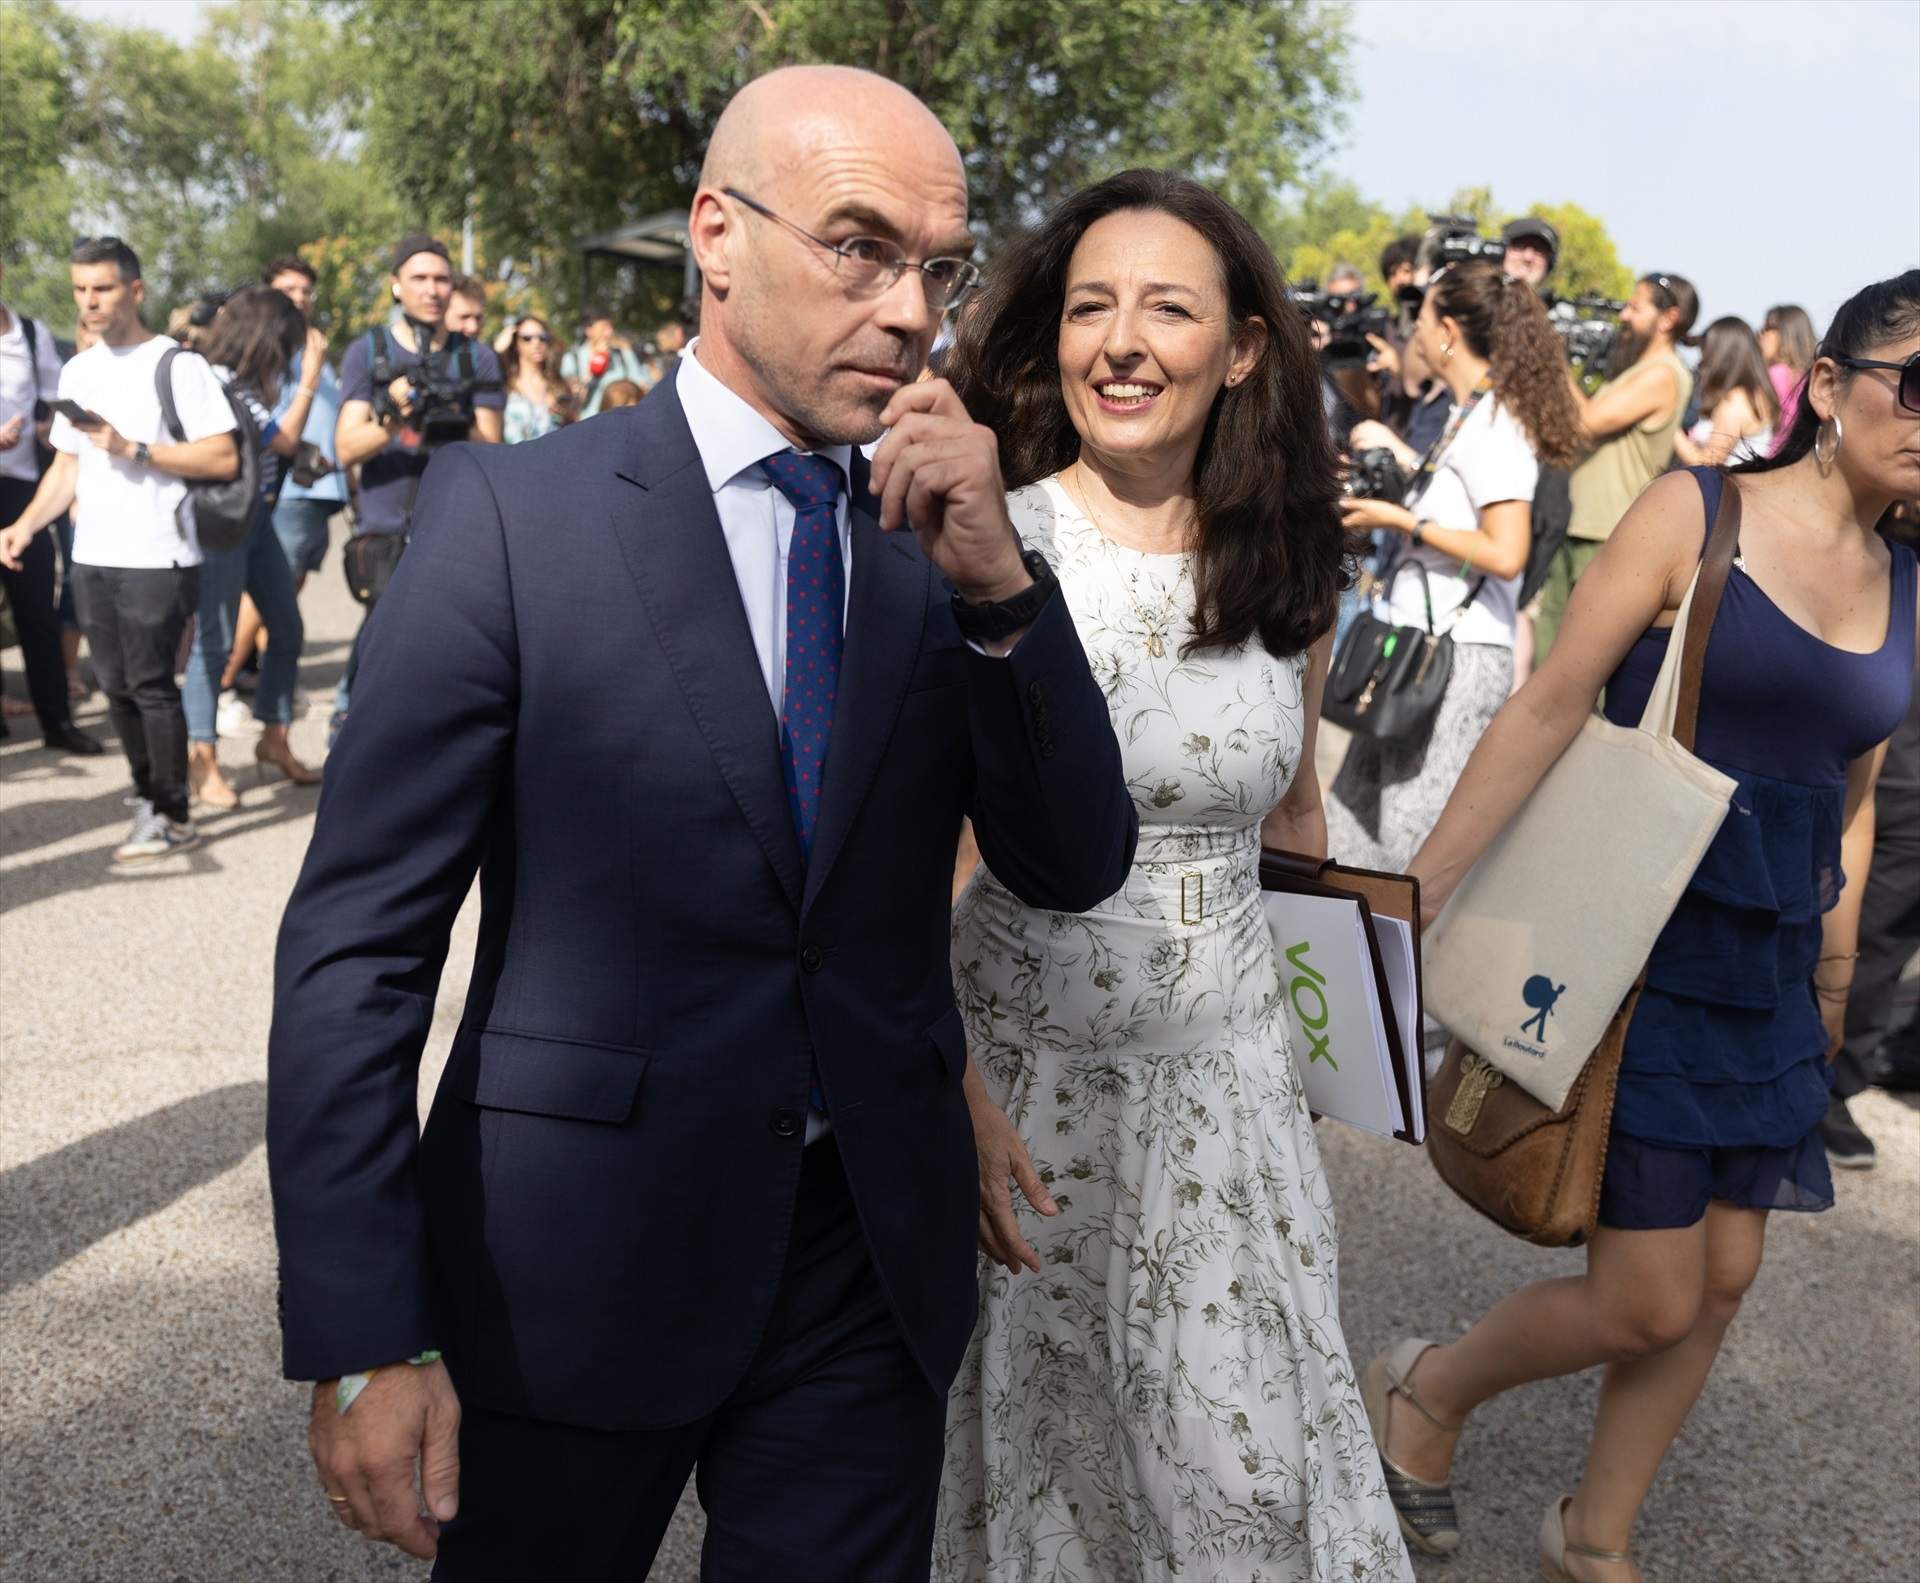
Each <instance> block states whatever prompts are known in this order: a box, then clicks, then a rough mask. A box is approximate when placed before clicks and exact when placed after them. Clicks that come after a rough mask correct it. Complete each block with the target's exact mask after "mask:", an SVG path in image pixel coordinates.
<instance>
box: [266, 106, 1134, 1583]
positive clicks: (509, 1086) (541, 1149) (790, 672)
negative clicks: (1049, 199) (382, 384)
mask: <svg viewBox="0 0 1920 1583" xmlns="http://www.w3.org/2000/svg"><path fill="white" fill-rule="evenodd" d="M690 231H691V237H692V246H693V249H694V253H695V256H696V257H697V259H698V261H699V264H700V267H701V270H702V273H703V277H704V286H703V296H702V301H701V327H702V334H701V337H700V339H699V340H698V341H697V342H696V343H695V344H694V348H693V353H692V355H691V356H690V357H685V358H682V359H681V360H680V362H679V365H678V367H677V368H676V369H675V370H674V371H673V372H672V373H671V374H670V375H669V376H668V377H667V378H666V379H665V380H663V381H662V383H661V384H660V385H659V386H658V387H657V388H656V389H655V390H654V392H653V393H652V394H651V395H650V396H649V397H648V399H647V400H646V401H645V402H644V403H642V404H641V405H640V406H638V407H634V408H628V409H624V410H622V411H619V412H615V413H607V414H603V415H602V416H600V417H597V418H594V419H592V420H590V421H588V422H585V423H581V424H577V425H575V426H573V427H571V428H568V429H565V430H562V431H560V432H559V433H557V434H555V435H552V436H550V437H548V438H546V439H543V440H539V441H536V442H534V443H532V444H528V445H519V446H513V447H511V448H505V447H481V446H454V447H451V448H449V449H447V450H445V451H443V452H442V453H441V454H440V455H439V456H438V457H437V458H436V459H435V461H434V462H433V464H432V467H431V468H430V469H429V471H428V473H427V476H426V482H425V484H424V486H423V487H422V489H421V492H420V500H419V508H418V511H417V513H416V518H415V521H416V526H415V530H414V535H413V539H412V543H411V546H410V548H409V549H408V551H407V555H406V558H405V559H404V560H403V561H402V562H401V565H400V570H399V572H398V575H397V576H396V577H395V578H394V581H393V582H392V584H391V585H390V586H389V588H388V590H387V592H386V593H385V595H384V596H383V597H382V599H381V601H380V604H379V607H378V610H377V611H376V612H375V614H374V616H373V618H372V620H371V623H370V625H369V627H368V630H367V635H366V644H365V652H364V656H363V659H362V663H361V667H360V674H359V679H358V685H357V686H356V688H355V692H354V709H353V717H352V719H351V721H350V722H349V723H348V724H347V726H346V728H345V729H344V731H343V732H342V734H341V737H340V741H339V746H338V748H337V749H336V751H335V753H334V755H333V757H332V759H331V760H330V761H329V763H328V767H327V789H326V793H325V796H324V798H323V800H322V805H321V810H320V816H319V821H318V825H317V827H316V830H315V833H314V839H313V844H312V847H311V849H310V851H309V853H308V857H307V862H306V866H305V868H304V869H303V871H302V873H301V877H300V881H299V884H298V886H297V888H296V889H295V892H294V895H293V898H292V900H291V902H290V903H289V905H288V908H287V914H286V920H285V922H284V924H283V926H282V929H281V934H280V943H279V953H278V960H277V964H276V1001H275V1013H274V1025H273V1036H272V1046H271V1052H270V1085H269V1118H268V1147H269V1164H270V1167H271V1173H272V1181H273V1196H274V1213H275V1222H276V1228H277V1231H278V1235H279V1243H280V1270H281V1319H282V1328H283V1334H284V1363H285V1369H286V1373H287V1374H288V1376H289V1377H290V1378H294V1379H301V1380H313V1381H316V1382H317V1384H316V1385H315V1387H314V1395H313V1407H312V1418H311V1423H310V1429H309V1443H310V1445H311V1447H312V1450H313V1454H314V1459H315V1465H316V1469H317V1472H318V1476H319V1485H320V1488H319V1489H318V1490H317V1491H316V1492H315V1497H314V1498H315V1499H316V1500H319V1499H321V1498H323V1497H324V1499H326V1500H327V1501H328V1502H330V1503H331V1504H332V1508H333V1510H334V1511H335V1512H336V1513H337V1514H338V1517H339V1519H340V1521H341V1522H343V1523H345V1524H347V1525H348V1526H350V1527H353V1528H356V1529H358V1530H360V1531H361V1532H362V1533H364V1534H366V1535H368V1536H369V1537H371V1538H375V1539H381V1540H386V1541H389V1542H391V1543H393V1544H396V1545H398V1546H400V1547H401V1548H402V1549H404V1550H406V1551H408V1552H409V1553H410V1554H414V1555H420V1556H431V1555H435V1554H436V1552H437V1557H438V1558H437V1561H436V1564H435V1567H434V1573H433V1575H434V1577H435V1578H436V1579H444V1580H453V1583H471V1580H476V1579H501V1580H512V1583H532V1580H544V1579H548V1578H554V1579H565V1580H567V1583H590V1580H595V1579H615V1578H618V1579H622V1580H632V1579H638V1578H641V1577H643V1576H644V1575H645V1574H646V1572H647V1569H648V1566H649V1564H650V1562H651V1561H652V1558H653V1555H654V1551H655V1549H656V1547H657V1545H658V1544H659V1541H660V1537H661V1534H662V1533H663V1531H664V1530H665V1528H666V1525H667V1523H668V1521H669V1519H670V1517H671V1515H672V1512H673V1509H674V1505H675V1502H676V1501H677V1499H678V1498H679V1496H680V1493H681V1491H682V1489H683V1488H684V1487H685V1484H686V1481H687V1478H688V1475H689V1473H690V1472H692V1471H693V1470H695V1469H697V1470H698V1477H699V1490H700V1497H701V1500H702V1503H703V1504H704V1505H705V1507H706V1510H707V1517H708V1527H707V1540H706V1555H705V1560H704V1573H703V1575H704V1576H705V1577H706V1578H707V1579H709V1580H721V1583H725V1580H733V1579H737V1580H741V1583H745V1580H753V1583H765V1580H768V1579H780V1580H782V1583H790V1580H804V1579H820V1580H823V1583H824V1580H832V1583H853V1580H858V1583H873V1580H886V1579H902V1580H906V1579H912V1580H913V1583H923V1580H924V1579H925V1578H926V1576H927V1571H928V1556H929V1549H930V1544H931V1535H932V1524H933V1513H934V1503H935V1495H936V1490H937V1487H938V1480H939V1470H940V1457H941V1442H942V1423H943V1417H944V1410H945V1397H946V1391H947V1387H948V1385H949V1383H950V1382H951V1380H952V1377H953V1374H954V1372H955V1370H956V1369H957V1368H958V1366H959V1360H960V1357H961V1353H962V1351H963V1349H964V1347H965V1343H966V1339H967V1335H968V1333H969V1331H970V1329H971V1328H972V1325H973V1320H974V1313H975V1305H976V1298H977V1293H976V1289H975V1277H974V1251H975V1242H976V1237H977V1236H983V1235H984V1236H994V1237H999V1236H1007V1235H1009V1234H1010V1235H1011V1236H1012V1238H1013V1240H1014V1241H1017V1240H1018V1238H1017V1232H1016V1231H1014V1230H1013V1228H1012V1226H1011V1220H1010V1214H1009V1212H1007V1211H1005V1210H1004V1209H1000V1208H997V1207H996V1208H994V1209H991V1210H988V1211H983V1209H982V1195H981V1192H980V1185H979V1182H980V1175H981V1174H982V1170H981V1167H980V1165H979V1163H978V1161H977V1160H976V1155H975V1148H974V1141H973V1135H972V1129H971V1124H970V1121H969V1114H968V1108H967V1103H966V1100H965V1098H964V1097H963V1092H962V1078H963V1074H964V1071H965V1068H966V1064H967V1051H966V1047H965V1041H964V1037H963V1034H962V1027H961V1022H960V1018H959V1015H958V1013H957V1012H956V1010H955V1008H954V1000H953V990H952V981H951V976H950V970H949V964H948V884H949V877H950V875H951V873H952V870H953V862H954V854H955V849H956V846H957V843H958V837H959V833H960V829H961V822H962V819H963V817H964V816H968V815H970V816H971V817H972V819H973V823H974V828H975V831H976V832H977V836H978V840H979V845H980V849H981V851H982V853H983V854H984V855H985V857H986V860H987V861H988V862H989V863H990V864H991V865H992V867H993V871H994V873H995V874H996V875H997V876H998V877H999V878H1000V879H1001V880H1002V881H1003V882H1004V883H1006V884H1007V885H1008V886H1009V887H1010V888H1011V889H1012V890H1013V891H1015V892H1016V893H1017V894H1018V895H1019V896H1020V897H1021V898H1022V899H1023V900H1024V901H1026V902H1028V903H1029V904H1030V905H1032V906H1035V907H1040V908H1047V909H1054V910H1058V911H1062V912H1078V911H1082V910H1084V909H1086V908H1089V907H1092V906H1095V905H1097V904H1098V903H1099V902H1100V901H1102V900H1103V899H1104V898H1106V897H1107V896H1108V895H1109V894H1111V893H1112V892H1113V891H1115V890H1117V889H1118V888H1119V886H1120V884H1121V882H1122V880H1123V878H1124V877H1125V875H1126V873H1127V868H1128V864H1129V862H1130V860H1131V857H1132V852H1133V843H1134V836H1135V822H1134V815H1133V809H1132V804H1131V800H1130V799H1129V797H1128V796H1127V793H1126V788H1125V786H1124V784H1123V781H1122V777H1121V769H1120V761H1119V753H1118V749H1117V747H1116V744H1115V743H1114V740H1113V736H1112V733H1111V730H1110V729H1109V726H1108V721H1107V711H1106V707H1105V704H1104V701H1103V699H1102V697H1101V694H1100V692H1099V690H1098V689H1097V688H1096V686H1095V685H1094V682H1093V680H1092V678H1091V676H1090V675H1089V673H1088V669H1087V663H1086V658H1085V656H1084V655H1083V653H1082V652H1081V650H1080V647H1079V644H1078V641H1077V639H1076V638H1075V636H1074V629H1073V624H1072V621H1071V619H1070V617H1069V614H1068V612H1067V611H1066V609H1065V608H1064V605H1063V603H1062V599H1061V597H1060V594H1059V592H1058V589H1057V587H1056V586H1055V585H1054V583H1053V579H1052V576H1051V574H1050V573H1049V572H1048V571H1047V569H1046V564H1045V562H1044V561H1042V560H1040V559H1039V558H1038V557H1037V556H1029V555H1026V554H1024V553H1023V550H1022V546H1021V545H1020V543H1019V541H1018V539H1017V538H1016V537H1015V535H1014V532H1013V529H1012V527H1011V525H1010V523H1009V521H1008V517H1007V513H1006V507H1005V501H1004V488H1003V485H1002V481H1001V477H1000V472H999V467H998V463H997V459H996V447H995V441H994V436H993V435H992V434H990V433H988V432H986V431H985V430H983V429H980V428H978V427H976V426H975V425H974V424H972V423H971V422H969V421H968V418H967V415H966V413H965V411H964V410H963V409H962V408H961V406H960V404H959V402H958V400H957V398H956V397H955V396H954V394H953V391H952V389H951V388H950V387H949V386H947V385H946V384H944V383H943V382H941V381H938V380H929V381H925V382H922V383H913V381H914V379H915V377H916V375H917V374H918V373H919V371H920V370H921V368H922V367H923V365H924V363H925V361H926V354H927V351H928V349H929V347H930V345H931V343H932V341H933V338H934V334H935V331H936V329H937V328H938V326H939V324H940V322H941V320H942V317H943V315H944V314H945V313H946V312H947V311H949V310H951V309H952V308H953V307H955V306H956V305H957V304H958V302H959V301H960V300H961V299H962V298H963V297H964V296H965V294H966V292H967V290H968V289H969V287H970V286H971V285H972V284H973V282H974V278H975V272H974V268H973V266H972V264H970V263H969V262H968V261H967V255H968V253H969V252H970V250H971V246H972V243H971V238H970V236H969V233H968V229H967V192H966V180H965V176H964V174H963V172H962V167H961V163H960V158H959V155H958V153H957V152H956V150H955V148H954V146H953V143H952V141H951V140H950V139H949V138H948V136H947V134H946V133H945V131H944V130H942V128H941V126H940V124H939V122H938V121H937V120H935V118H934V117H933V116H932V115H931V114H930V113H929V112H928V111H927V109H926V108H925V107H924V106H923V105H921V104H920V103H919V102H918V101H917V100H915V99H914V98H913V97H912V96H911V95H909V94H907V93H906V92H904V91H903V90H901V89H900V88H898V87H895V86H894V85H892V84H890V83H888V82H886V81H884V80H882V79H880V78H877V77H872V76H868V75H865V74H863V73H859V72H853V71H847V70H843V69H837V68H807V69H795V70H787V71H781V72H776V73H774V74H772V75H770V76H768V77H764V78H762V79H760V80H758V81H757V82H755V83H753V84H751V85H750V86H749V87H747V88H746V89H745V90H743V91H742V92H741V93H740V95H739V96H738V97H737V98H736V99H735V100H734V101H733V103H732V105H731V106H730V107H729V108H728V109H727V111H726V113H725V114H724V115H723V116H722V118H721V121H720V124H719V126H718V127H717V128H716V130H715V135H714V139H713V143H712V146H711V149H710V151H709V154H708V158H707V161H706V166H705V169H704V171H703V172H702V176H701V181H700V187H699V191H698V193H697V194H696V196H695V198H694V202H693V209H692V214H691V223H690ZM882 434H885V436H886V439H885V441H884V443H883V444H882V445H881V446H880V448H879V450H878V452H877V453H876V454H875V456H874V458H873V462H872V464H871V466H869V465H868V464H867V463H866V461H865V460H864V459H863V457H862V454H861V450H860V447H861V446H862V445H863V444H865V443H866V442H869V441H872V440H874V439H876V438H878V437H879V436H881V435H882ZM476 871H477V872H478V874H479V878H480V904H481V905H480V926H479V948H478V951H477V954H476V957H475V962H474V970H473V977H472V981H471V983H470V985H469V986H468V990H467V995H466V1005H465V1013H464V1015H463V1017H462V1018H461V1021H460V1026H459V1028H458V1031H457V1032H456V1033H455V1034H454V1036H453V1042H452V1050H451V1053H450V1054H449V1056H448V1059H447V1064H446V1069H445V1073H444V1075H443V1076H442V1078H441V1081H440V1085H439V1089H438V1092H437V1094H436V1095H435V1098H434V1102H433V1107H432V1112H431V1115H430V1116H429V1118H428V1121H427V1125H426V1130H425V1133H424V1135H418V1136H417V1135H416V1134H417V1127H416V1109H415V1103H416V1101H415V1096H416V1091H417V1077H418V1069H419V1063H420V1057H421V1051H422V1047H423V1045H424V1043H425V1041H426V1038H427V1035H428V1031H429V1026H430V1024H431V1022H432V1019H433V1011H434V1006H435V1002H436V998H437V995H438V991H439V980H440V972H441V968H442V965H443V963H444V960H445V956H446V950H447V937H448V931H449V928H450V926H451V925H452V922H453V919H454V916H455V914H456V913H457V912H458V911H459V909H460V906H461V903H462V900H463V899H464V898H465V896H466V895H467V892H468V889H469V887H470V885H471V882H472V880H473V877H474V875H475V873H476ZM1002 1197H1004V1193H1001V1192H998V1191H996V1193H995V1194H994V1195H993V1198H992V1200H990V1202H993V1203H997V1200H998V1199H1000V1198H1002ZM996 1216H997V1217H999V1218H996ZM1003 1221H1004V1222H1005V1223H1004V1224H1003V1223H1002V1222H1003ZM416 1476H417V1479H418V1491H417V1492H416V1485H415V1479H416Z"/></svg>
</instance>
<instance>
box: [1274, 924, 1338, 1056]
mask: <svg viewBox="0 0 1920 1583" xmlns="http://www.w3.org/2000/svg"><path fill="white" fill-rule="evenodd" d="M1307 949H1308V942H1307V941H1305V940H1302V941H1301V942H1300V943H1299V944H1298V945H1295V946H1289V947H1288V948H1287V964H1288V966H1290V967H1293V968H1296V969H1298V973H1297V975H1296V976H1295V978H1294V980H1293V983H1292V985H1291V986H1290V987H1289V989H1288V991H1287V994H1288V998H1289V999H1291V1000H1292V1002H1293V1014H1294V1016H1296V1017H1297V1018H1299V1020H1300V1026H1301V1027H1302V1028H1304V1029H1306V1031H1307V1038H1308V1041H1309V1048H1308V1050H1307V1059H1308V1060H1309V1061H1325V1062H1326V1063H1327V1065H1328V1066H1330V1067H1332V1068H1333V1069H1334V1071H1336V1072H1337V1071H1339V1070H1340V1063H1339V1062H1338V1061H1336V1060H1334V1058H1333V1052H1332V1051H1331V1050H1329V1049H1328V1048H1327V1040H1328V1035H1327V997H1326V992H1325V990H1324V988H1323V987H1322V986H1324V985H1325V984H1326V982H1327V980H1326V977H1325V975H1324V974H1321V973H1316V972H1315V971H1314V968H1313V964H1312V963H1311V962H1309V961H1308V960H1307ZM1303 993H1304V994H1306V995H1310V996H1312V998H1313V1003H1314V1005H1315V1007H1316V1008H1317V1010H1316V1011H1315V1012H1314V1013H1313V1014H1312V1015H1309V1014H1308V1012H1307V1008H1306V1006H1305V1005H1303V1004H1302V1003H1301V996H1302V994H1303Z"/></svg>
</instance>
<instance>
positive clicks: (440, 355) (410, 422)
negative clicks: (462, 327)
mask: <svg viewBox="0 0 1920 1583" xmlns="http://www.w3.org/2000/svg"><path fill="white" fill-rule="evenodd" d="M407 325H408V328H410V329H411V330H412V331H413V338H414V344H415V345H416V346H431V345H432V344H433V333H434V330H435V328H436V327H435V326H433V325H430V324H419V323H416V322H415V321H414V320H412V319H409V320H408V321H407ZM372 335H373V357H372V383H373V412H374V416H375V417H377V418H379V419H380V421H381V422H383V423H384V422H386V421H387V419H389V418H391V417H397V416H399V415H400V408H399V406H398V404H397V403H396V402H395V401H394V399H393V390H392V385H393V382H394V381H395V380H396V379H398V378H399V377H400V376H401V375H402V374H405V375H406V377H407V380H408V390H407V405H408V408H409V410H408V412H407V414H406V416H405V418H404V422H405V423H406V426H407V427H408V428H409V429H411V430H413V432H414V433H415V434H417V435H418V436H419V441H418V443H419V448H420V449H421V450H423V451H431V450H436V449H438V448H439V447H440V446H442V445H452V444H454V443H456V442H457V441H460V440H464V439H465V438H466V437H467V435H468V432H469V431H470V430H471V429H472V427H473V398H474V396H475V394H476V393H477V392H479V391H482V390H498V389H499V388H500V381H499V380H497V379H482V378H481V377H480V375H479V371H478V369H477V368H476V367H475V365H474V358H473V342H472V341H471V340H469V339H468V338H467V337H466V336H464V335H451V336H449V337H448V338H447V344H446V345H445V346H442V347H441V348H440V350H439V351H437V352H429V353H427V355H426V356H424V357H422V358H421V359H420V360H419V362H418V363H412V364H407V365H405V366H404V367H398V366H396V365H395V363H394V361H393V352H392V344H391V342H390V341H389V340H388V338H387V333H386V331H385V330H382V329H378V328H376V329H375V330H374V331H373V332H372Z"/></svg>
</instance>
